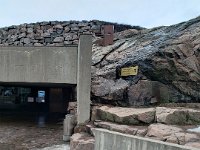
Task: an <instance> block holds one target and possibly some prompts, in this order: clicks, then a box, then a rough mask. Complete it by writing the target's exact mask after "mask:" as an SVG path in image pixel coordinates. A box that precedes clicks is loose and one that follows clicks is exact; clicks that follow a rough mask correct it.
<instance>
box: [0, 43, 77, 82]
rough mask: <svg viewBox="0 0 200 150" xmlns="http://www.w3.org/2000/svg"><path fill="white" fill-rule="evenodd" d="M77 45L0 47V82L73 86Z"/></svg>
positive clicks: (75, 72)
mask: <svg viewBox="0 0 200 150" xmlns="http://www.w3.org/2000/svg"><path fill="white" fill-rule="evenodd" d="M77 51H78V48H77V46H73V47H0V82H25V83H69V84H76V80H77V78H76V74H77V57H78V56H77V55H78V52H77Z"/></svg>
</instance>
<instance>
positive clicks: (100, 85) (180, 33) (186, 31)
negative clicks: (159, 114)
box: [92, 17, 200, 106]
mask: <svg viewBox="0 0 200 150" xmlns="http://www.w3.org/2000/svg"><path fill="white" fill-rule="evenodd" d="M117 36H118V37H119V38H117ZM199 37H200V17H197V18H195V19H192V20H190V21H188V22H183V23H180V24H177V25H173V26H169V27H158V28H153V29H144V30H140V31H133V30H128V31H127V32H125V31H123V32H122V33H121V34H119V33H118V34H116V41H115V43H114V44H113V45H111V46H107V47H99V46H94V47H93V56H92V95H93V100H94V101H101V102H104V103H106V102H107V103H112V102H113V104H118V105H127V106H141V105H151V104H154V103H161V102H166V103H168V102H200V92H199V91H200V38H199ZM130 66H139V72H138V74H137V75H136V76H128V77H120V69H121V68H123V67H130Z"/></svg>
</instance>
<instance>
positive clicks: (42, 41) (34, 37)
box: [0, 20, 134, 46]
mask: <svg viewBox="0 0 200 150" xmlns="http://www.w3.org/2000/svg"><path fill="white" fill-rule="evenodd" d="M104 24H113V25H114V26H115V27H116V30H115V31H116V32H118V31H120V30H123V29H129V28H134V27H132V26H128V25H120V24H114V23H109V22H102V21H96V20H95V21H94V20H93V21H63V22H59V21H50V22H40V23H31V24H22V25H18V26H10V27H5V28H1V29H0V46H66V45H69V44H78V39H79V35H80V34H93V36H95V33H97V32H100V28H101V25H104Z"/></svg>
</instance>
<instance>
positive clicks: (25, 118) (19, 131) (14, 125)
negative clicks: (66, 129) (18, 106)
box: [0, 111, 68, 150]
mask: <svg viewBox="0 0 200 150" xmlns="http://www.w3.org/2000/svg"><path fill="white" fill-rule="evenodd" d="M38 118H39V117H38V115H37V114H26V113H23V114H21V113H19V114H18V113H8V114H5V112H3V113H2V112H1V111H0V143H5V144H10V145H14V146H15V149H16V150H34V149H42V148H45V147H47V148H46V149H43V150H51V149H52V150H53V149H55V150H57V149H58V150H60V149H62V150H68V149H67V147H68V146H67V143H65V142H63V140H62V135H63V124H62V119H61V118H60V119H59V120H51V121H48V122H46V123H45V124H43V125H42V127H41V124H40V123H38V120H39V119H38ZM56 145H59V146H56ZM52 146H53V147H52ZM56 148H57V149H56Z"/></svg>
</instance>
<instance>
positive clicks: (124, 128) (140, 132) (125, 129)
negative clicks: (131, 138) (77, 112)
mask: <svg viewBox="0 0 200 150" xmlns="http://www.w3.org/2000/svg"><path fill="white" fill-rule="evenodd" d="M94 125H95V126H96V127H97V128H104V129H108V130H110V131H116V132H120V133H125V134H130V135H137V136H142V137H144V136H145V135H146V134H147V126H130V125H121V124H116V123H112V122H106V121H101V120H96V121H95V122H94Z"/></svg>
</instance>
